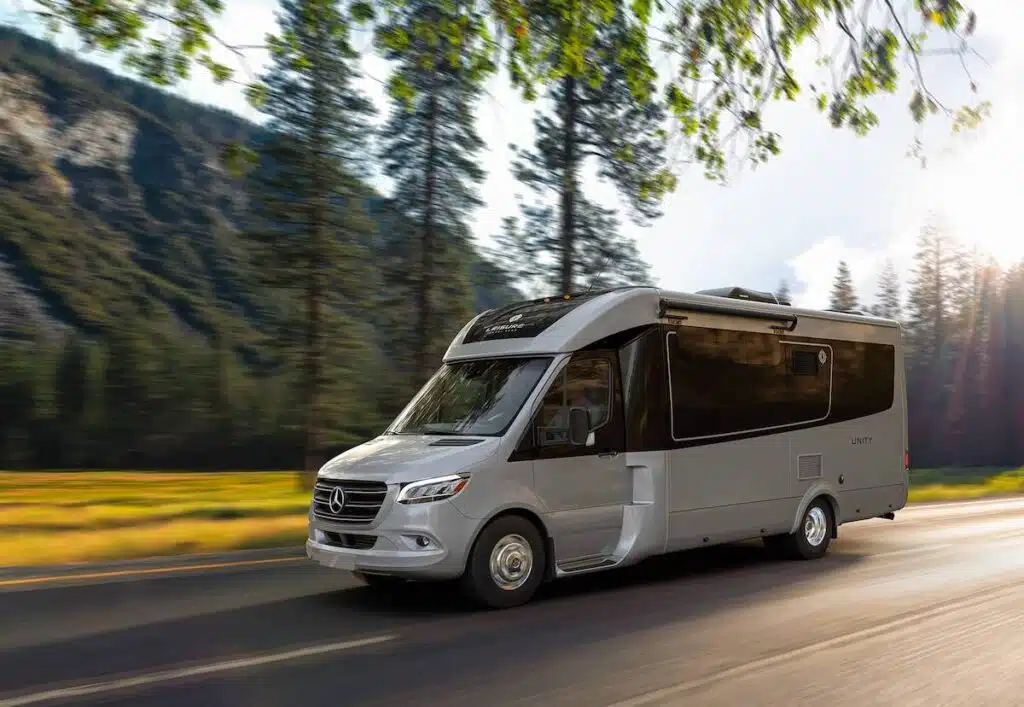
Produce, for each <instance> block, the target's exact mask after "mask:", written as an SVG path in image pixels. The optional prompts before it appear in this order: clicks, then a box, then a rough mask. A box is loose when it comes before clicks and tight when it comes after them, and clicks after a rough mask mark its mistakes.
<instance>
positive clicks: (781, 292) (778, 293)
mask: <svg viewBox="0 0 1024 707" xmlns="http://www.w3.org/2000/svg"><path fill="white" fill-rule="evenodd" d="M775 299H777V300H779V302H781V303H783V304H791V303H792V302H793V299H792V296H791V295H790V291H789V281H788V280H787V279H786V278H782V279H781V280H779V287H778V289H776V290H775Z"/></svg>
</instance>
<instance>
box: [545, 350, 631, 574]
mask: <svg viewBox="0 0 1024 707" xmlns="http://www.w3.org/2000/svg"><path fill="white" fill-rule="evenodd" d="M618 379H619V375H618V366H617V359H616V354H615V352H613V351H610V352H604V351H599V352H581V353H578V354H576V355H574V356H573V358H572V359H570V361H569V363H568V364H567V365H566V366H565V367H564V368H563V369H562V372H561V373H560V374H559V375H558V377H557V378H556V379H555V380H554V381H553V382H552V384H551V387H550V388H549V389H548V392H547V393H546V394H545V396H544V402H543V404H542V406H541V408H540V410H539V411H538V412H537V414H536V416H535V418H534V421H533V443H534V445H535V447H534V450H535V451H534V453H535V457H534V458H535V462H534V488H535V490H536V493H537V494H538V496H539V497H540V499H541V501H542V502H543V503H544V504H545V505H546V507H547V510H548V517H547V523H548V528H549V530H550V531H551V534H552V538H553V540H554V545H555V561H556V562H557V563H558V564H560V565H561V564H564V563H566V562H571V561H579V560H584V559H588V558H599V557H606V556H608V555H610V554H611V553H612V551H613V550H614V549H615V546H616V545H617V543H618V540H619V536H620V535H621V533H622V519H623V513H624V510H623V507H624V506H625V505H626V504H628V503H630V501H631V499H632V495H633V484H632V479H631V477H630V476H629V472H628V470H627V469H626V455H625V448H624V446H625V427H624V424H623V411H622V394H621V391H620V390H619V384H618ZM572 407H583V408H586V409H587V410H588V411H589V412H590V420H591V434H590V436H589V438H588V444H587V446H582V447H580V446H574V445H572V444H571V443H570V441H569V409H570V408H572Z"/></svg>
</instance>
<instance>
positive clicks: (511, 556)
mask: <svg viewBox="0 0 1024 707" xmlns="http://www.w3.org/2000/svg"><path fill="white" fill-rule="evenodd" d="M545 560H546V558H545V554H544V540H543V538H542V537H541V534H540V532H539V531H538V530H537V527H536V526H535V525H534V524H533V523H531V522H530V521H528V520H527V519H526V518H523V517H522V516H514V515H510V516H503V517H501V518H497V519H496V520H494V521H492V522H491V523H490V524H489V525H487V527H485V528H484V529H483V532H481V533H480V536H479V537H478V538H477V539H476V542H475V543H473V549H472V550H471V551H470V554H469V561H468V562H467V563H466V571H465V573H464V574H463V575H462V587H463V591H464V592H465V593H466V595H467V596H468V597H469V598H470V599H472V600H474V601H475V602H477V603H479V604H482V605H484V606H486V607H489V608H492V609H508V608H511V607H513V606H519V605H521V604H525V603H526V602H528V601H530V599H531V598H533V595H534V593H535V592H536V591H537V588H538V587H539V586H540V583H541V581H542V580H543V578H544V567H545Z"/></svg>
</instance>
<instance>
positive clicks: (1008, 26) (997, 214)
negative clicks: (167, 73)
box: [0, 0, 1024, 307]
mask: <svg viewBox="0 0 1024 707" xmlns="http://www.w3.org/2000/svg"><path fill="white" fill-rule="evenodd" d="M967 4H968V5H969V6H970V7H971V8H973V9H975V10H976V11H977V14H978V28H977V31H976V34H975V36H974V38H973V39H972V46H973V47H975V48H977V49H978V51H979V53H980V54H981V58H972V59H971V60H970V61H969V63H968V68H969V70H970V72H971V76H972V78H973V81H974V82H975V83H976V84H977V86H978V97H980V98H983V99H987V100H990V101H991V102H992V114H991V117H990V118H989V119H988V120H987V121H986V122H985V123H984V124H983V125H982V127H981V128H979V129H978V130H977V131H975V132H972V133H971V134H970V135H967V136H965V135H963V134H961V135H958V136H954V135H953V134H952V133H951V131H950V129H949V128H950V126H949V124H948V122H947V121H943V120H940V119H936V120H934V121H931V122H929V123H928V124H927V125H926V127H925V135H924V136H925V138H926V148H927V150H928V155H929V158H928V163H927V167H926V168H923V167H922V166H921V163H920V162H919V161H918V160H915V159H912V158H909V157H908V156H907V150H908V148H909V147H910V145H911V143H912V141H913V140H914V138H915V136H917V134H918V128H917V126H916V125H915V124H914V123H913V121H912V120H911V118H910V114H909V111H908V110H907V104H908V102H909V100H910V91H909V88H908V87H907V86H903V88H902V90H901V91H900V92H898V93H897V94H895V95H892V96H886V97H881V98H879V99H877V100H874V101H873V102H872V103H871V106H872V108H873V109H874V110H875V111H876V112H877V113H878V115H879V118H880V121H881V122H880V125H879V126H878V127H876V128H875V129H874V130H872V131H871V132H870V133H869V134H868V136H866V137H857V136H855V135H853V134H852V133H850V132H847V131H839V130H834V129H832V128H831V127H830V126H829V125H828V123H827V121H826V120H825V118H824V116H822V115H821V114H819V113H818V112H817V111H816V110H815V109H814V108H813V107H812V106H811V103H810V101H811V99H810V97H809V96H808V97H804V98H801V99H800V100H799V101H798V102H797V103H787V104H774V105H772V106H771V108H770V109H769V110H768V111H766V114H765V123H766V124H767V125H768V127H770V128H771V129H773V130H776V131H778V132H780V133H781V134H782V154H781V155H780V156H778V157H776V158H774V159H772V160H771V161H770V162H768V163H767V164H764V165H761V166H759V167H758V168H757V169H756V170H751V169H749V168H743V169H737V170H733V171H732V172H731V174H730V177H729V180H728V184H726V185H722V184H719V183H713V182H709V181H707V180H705V179H704V177H703V176H702V174H701V173H700V172H699V170H692V171H684V172H682V173H681V174H680V180H679V185H678V188H677V189H676V191H675V192H674V193H672V194H670V195H669V196H668V198H667V199H666V201H665V203H664V216H663V217H662V218H660V219H659V220H657V221H655V222H654V223H653V224H652V225H650V226H648V227H644V228H641V227H634V226H632V225H631V224H629V222H628V220H626V219H624V223H625V224H627V225H626V227H625V230H626V231H627V232H628V233H630V235H632V236H634V237H635V238H636V239H637V243H638V245H639V248H640V252H641V254H642V255H643V256H644V258H645V259H646V260H647V262H649V263H650V264H651V266H652V271H653V275H654V276H655V278H656V280H657V283H658V284H659V285H660V286H662V287H665V288H668V289H672V290H681V291H689V292H692V291H694V290H699V289H704V288H710V287H722V286H731V285H736V286H741V287H749V288H753V289H760V290H774V289H776V287H777V286H778V283H779V282H780V280H781V279H783V278H785V279H786V280H787V281H788V282H789V284H790V287H791V290H792V296H793V303H794V304H795V305H797V306H809V307H825V306H827V303H828V296H829V291H830V289H831V285H832V280H833V277H834V276H835V272H836V267H837V265H838V262H839V260H840V259H845V260H846V261H847V263H848V264H849V265H850V268H851V270H852V272H853V278H854V284H855V287H856V288H857V291H858V293H859V294H860V295H861V299H862V300H863V301H866V302H871V301H873V298H874V292H875V290H876V287H877V276H878V273H879V272H880V271H881V269H882V266H883V264H884V262H885V259H886V258H892V260H893V261H894V263H895V264H896V267H897V269H898V270H899V272H900V274H901V276H902V278H903V280H904V283H905V282H906V280H907V279H908V278H909V277H910V269H911V267H912V260H911V258H912V255H913V249H914V241H915V239H916V237H917V233H918V231H919V229H920V227H921V226H922V224H923V223H925V221H926V219H928V218H929V217H938V218H941V219H943V220H944V221H945V222H946V223H947V224H948V225H949V226H950V227H951V228H952V229H953V231H954V233H955V234H956V236H957V237H958V238H960V239H962V240H963V241H964V242H966V243H968V244H974V245H977V246H978V247H979V248H980V249H981V250H983V251H986V252H989V253H991V254H992V255H993V256H994V257H995V258H996V259H997V260H998V261H999V262H1000V263H1001V264H1003V265H1004V266H1005V265H1009V264H1012V263H1013V262H1016V261H1017V260H1020V259H1021V258H1024V239H1022V238H1020V237H1019V235H1017V232H1016V229H1014V228H1013V227H1008V226H1010V224H1011V223H1013V217H1014V216H1015V215H1016V208H1015V207H1016V203H1015V200H1014V198H1013V196H1012V194H1013V192H1014V191H1015V190H1014V187H1017V190H1019V185H1020V184H1022V183H1024V131H1022V130H1021V127H1020V126H1022V125H1024V121H1022V118H1024V115H1022V112H1024V45H1022V44H1021V43H1020V42H1019V39H1018V38H1019V30H1020V27H1022V26H1024V3H1021V2H1019V1H1018V0H967ZM225 5H226V9H225V12H224V13H223V15H222V16H221V17H220V18H219V19H218V20H217V21H215V24H214V27H215V30H216V31H217V33H218V35H219V36H221V37H223V38H224V39H225V40H226V41H227V42H230V43H233V44H261V43H262V42H263V37H264V35H265V34H266V33H267V32H272V31H274V30H275V28H276V22H275V19H274V8H275V7H276V3H275V2H274V1H273V0H226V2H225ZM33 7H34V5H33V1H32V0H0V22H4V23H17V24H18V25H19V26H22V27H24V28H26V29H29V30H30V31H35V30H37V28H38V25H37V23H35V22H34V20H33V18H32V15H31V10H32V9H33ZM823 43H824V42H823ZM58 44H59V45H60V46H62V47H64V48H65V49H69V50H76V51H77V50H80V49H81V48H82V46H81V43H80V42H79V40H77V38H75V37H74V36H73V35H72V34H71V33H70V32H65V33H64V34H62V35H61V36H60V37H59V38H58ZM356 44H357V46H359V47H367V48H368V47H369V44H370V37H369V35H368V34H367V33H363V34H361V35H360V36H358V37H357V38H356ZM87 58H91V59H94V60H97V61H98V62H99V63H102V64H104V65H106V66H109V67H111V68H115V67H116V60H115V59H112V58H111V57H103V56H89V57H87ZM223 60H224V61H225V62H226V63H228V64H229V65H232V66H234V67H235V68H236V70H237V71H238V72H239V76H240V78H243V79H244V78H245V76H246V75H247V74H249V75H255V74H257V73H258V72H259V70H260V68H261V66H262V62H263V61H265V57H264V56H262V55H260V54H259V53H258V52H250V53H249V54H248V55H247V62H246V65H241V64H238V63H237V61H236V60H235V59H233V58H232V57H230V56H227V55H225V56H224V57H223ZM812 61H813V56H811V55H810V54H809V53H807V52H805V54H804V55H802V56H800V57H798V63H797V73H798V76H799V77H801V78H802V77H805V76H809V73H808V72H810V71H813V66H812ZM659 66H663V65H662V64H661V63H660V62H659ZM922 68H923V71H924V73H925V76H926V79H927V83H928V86H929V88H930V89H931V90H932V91H933V92H934V93H935V94H936V95H937V96H938V97H939V98H940V99H942V100H943V101H944V102H945V103H948V104H949V105H957V104H958V102H963V100H964V99H965V98H968V96H969V94H968V93H967V84H968V79H967V77H966V75H965V73H964V67H963V66H961V65H960V63H959V60H956V59H953V58H950V57H938V56H935V57H927V58H926V59H925V60H924V61H923V66H922ZM364 71H365V74H366V76H367V78H366V80H365V81H364V88H365V90H366V91H367V92H368V93H369V94H370V96H371V97H373V98H374V100H376V101H377V102H378V104H379V106H380V107H381V110H382V114H386V111H387V101H386V96H385V90H384V85H383V82H384V81H385V80H386V79H387V74H388V67H387V65H386V63H385V62H383V61H382V60H380V59H379V58H377V57H374V56H369V57H367V58H365V59H364ZM487 88H488V91H487V97H486V98H485V99H484V101H483V102H482V103H481V105H480V107H479V111H478V129H479V132H480V134H481V137H482V138H483V139H484V140H485V141H486V142H487V144H488V146H489V150H488V153H487V155H486V157H485V159H484V163H485V167H486V169H487V171H488V178H487V181H486V183H485V184H484V186H483V188H482V190H481V191H482V194H481V195H482V197H483V199H484V201H485V204H486V205H485V206H484V207H483V208H481V209H480V211H479V212H478V213H477V215H476V217H475V218H474V221H473V224H474V235H475V236H476V238H477V240H478V243H480V244H481V245H483V246H489V245H490V236H491V235H493V234H495V233H497V232H498V230H499V228H500V224H501V219H502V217H503V216H507V215H512V214H514V213H515V212H516V204H515V199H514V198H513V196H514V195H515V194H517V193H522V192H523V189H522V187H521V186H520V185H519V184H518V183H517V182H516V181H515V180H514V178H513V177H512V176H511V174H510V173H509V170H508V165H509V160H510V155H511V152H510V150H509V149H508V145H509V143H518V144H524V145H525V144H529V143H530V141H531V139H532V136H533V130H532V123H531V121H532V117H533V109H532V107H531V106H529V105H527V104H525V103H523V102H522V101H521V100H520V99H519V98H518V96H517V95H516V94H515V92H514V91H513V90H512V89H510V88H509V87H508V85H507V79H506V78H505V77H504V76H495V77H494V78H493V79H492V80H491V81H490V82H489V84H488V87H487ZM176 91H177V92H178V93H180V94H181V95H184V96H186V97H188V98H190V99H192V100H195V101H198V102H201V103H208V104H213V105H218V106H221V107H224V108H227V109H229V110H233V111H236V112H238V113H240V114H242V115H244V116H246V117H249V118H252V119H259V116H258V115H257V114H256V113H255V112H254V111H253V110H252V108H251V107H249V106H248V105H247V104H246V102H245V99H244V97H243V95H242V93H241V90H240V89H235V88H233V87H230V86H227V87H226V86H219V85H216V84H214V82H213V81H212V80H211V79H210V78H209V77H208V76H206V75H205V74H203V73H202V72H197V75H196V77H195V78H194V79H192V80H191V81H190V82H188V83H187V84H184V85H182V86H179V87H178V88H177V89H176ZM380 186H381V187H382V188H383V190H384V191H385V192H386V191H387V185H386V184H385V183H383V182H382V183H381V185H380ZM585 188H586V189H587V191H588V194H591V195H592V196H593V197H596V198H597V199H600V200H603V201H605V203H607V204H614V203H615V202H616V201H617V197H616V195H615V193H614V191H613V190H612V189H611V188H610V187H608V186H607V185H603V184H598V183H596V182H593V181H591V182H589V183H587V184H586V185H585ZM904 286H905V285H904Z"/></svg>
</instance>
